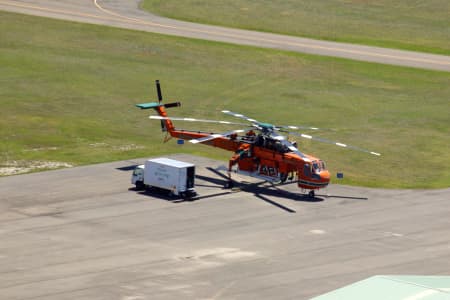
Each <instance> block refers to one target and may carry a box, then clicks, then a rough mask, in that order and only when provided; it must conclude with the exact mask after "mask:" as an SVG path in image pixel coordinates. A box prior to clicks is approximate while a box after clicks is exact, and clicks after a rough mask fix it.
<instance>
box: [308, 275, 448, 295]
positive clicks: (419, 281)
mask: <svg viewBox="0 0 450 300" xmlns="http://www.w3.org/2000/svg"><path fill="white" fill-rule="evenodd" d="M362 299H364V300H450V276H391V275H389V276H381V275H380V276H373V277H370V278H368V279H365V280H362V281H358V282H356V283H353V284H351V285H348V286H346V287H343V288H340V289H337V290H334V291H332V292H329V293H327V294H324V295H322V296H318V297H315V298H312V299H311V300H362Z"/></svg>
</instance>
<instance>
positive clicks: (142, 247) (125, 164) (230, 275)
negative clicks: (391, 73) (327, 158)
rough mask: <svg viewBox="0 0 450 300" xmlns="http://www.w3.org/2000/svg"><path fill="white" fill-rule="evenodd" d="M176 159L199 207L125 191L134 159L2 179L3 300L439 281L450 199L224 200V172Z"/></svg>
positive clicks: (231, 295)
mask: <svg viewBox="0 0 450 300" xmlns="http://www.w3.org/2000/svg"><path fill="white" fill-rule="evenodd" d="M174 158H177V159H181V160H184V161H188V162H194V163H195V164H196V165H197V178H196V184H197V186H196V189H197V191H198V193H199V197H198V199H196V200H194V201H180V200H176V199H170V198H168V197H167V196H166V195H164V194H155V193H153V194H148V193H144V192H139V191H136V190H134V189H133V188H132V186H131V184H130V176H131V169H132V168H133V166H135V165H137V164H139V163H142V162H143V160H142V159H140V160H133V161H121V162H114V163H107V164H99V165H92V166H85V167H76V168H70V169H62V170H56V171H48V172H41V173H35V174H27V175H19V176H11V177H3V178H0V241H1V242H0V278H1V280H0V298H1V299H8V300H14V299H22V300H23V299H46V300H51V299H55V300H56V299H58V300H61V299H120V300H132V299H309V298H311V297H313V296H317V295H319V294H322V293H325V292H328V291H331V290H334V289H336V288H338V287H341V286H344V285H347V284H350V283H352V282H355V281H357V280H362V279H365V278H367V277H370V276H372V275H377V274H423V275H448V272H449V270H450V239H449V236H450V218H449V217H448V216H449V215H450V205H448V204H449V201H450V189H446V190H428V191H410V190H381V189H362V188H354V187H344V186H339V185H331V186H330V187H329V188H327V189H326V190H325V191H323V192H322V191H321V192H320V193H319V195H318V196H317V197H316V198H315V199H314V200H310V199H308V198H306V197H304V196H302V195H301V194H299V190H298V189H297V188H296V187H295V185H286V186H283V189H282V190H281V189H275V188H273V187H270V186H266V185H264V184H260V185H258V184H256V183H242V184H241V185H240V189H237V190H235V191H230V190H224V189H222V185H223V184H224V179H223V177H222V176H221V175H220V172H221V171H220V170H221V169H223V168H224V166H223V165H224V164H223V163H222V162H217V161H214V160H209V159H205V158H200V157H194V156H187V155H178V156H174ZM217 170H219V171H217ZM218 173H219V174H218ZM236 179H238V180H239V181H242V180H247V178H240V177H236ZM327 195H328V196H327Z"/></svg>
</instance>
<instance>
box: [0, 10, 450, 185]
mask: <svg viewBox="0 0 450 300" xmlns="http://www.w3.org/2000/svg"><path fill="white" fill-rule="evenodd" d="M0 41H1V42H0V66H1V76H0V105H1V110H0V138H1V141H2V142H1V144H0V167H2V166H8V165H10V164H11V162H13V161H16V162H19V163H20V164H22V165H27V164H31V163H32V162H35V161H57V162H65V163H69V164H73V165H83V164H92V163H98V162H106V161H113V160H122V159H132V158H136V157H151V156H156V155H164V154H167V153H176V152H184V153H192V154H197V155H203V156H208V157H212V158H219V159H222V160H224V161H225V160H227V159H228V158H229V156H230V155H231V153H229V152H225V151H222V150H219V149H213V148H209V147H207V146H202V145H191V144H186V145H184V146H178V145H176V142H175V141H172V142H170V143H167V144H163V143H162V139H163V135H162V133H161V132H160V129H159V122H158V121H152V120H149V119H148V118H147V116H148V113H149V112H148V111H141V110H139V109H137V108H135V107H134V104H135V103H142V102H148V101H154V100H155V98H156V92H155V88H154V80H155V79H159V80H161V83H162V87H163V96H164V98H165V99H166V101H174V100H176V101H181V102H182V105H183V106H182V107H181V108H175V109H172V110H171V111H170V114H172V115H174V116H185V117H187V116H191V117H196V118H208V119H211V118H212V119H228V120H232V119H231V117H228V116H224V115H223V114H222V113H221V112H220V111H221V110H222V109H229V110H233V111H238V112H241V113H243V114H246V115H248V116H251V117H254V118H256V119H258V120H260V121H266V122H271V123H276V124H280V123H281V124H293V125H297V124H299V125H301V124H307V125H310V126H317V127H321V128H326V129H328V130H325V131H322V132H320V133H318V135H319V136H321V137H324V138H328V139H333V140H337V141H340V142H345V143H348V144H352V145H355V146H360V147H364V148H367V149H370V150H373V151H377V152H381V153H382V154H383V156H382V157H380V158H377V157H373V156H370V155H367V154H365V153H359V152H354V151H349V150H345V149H340V148H337V147H333V146H330V145H324V144H319V143H314V142H309V141H306V142H305V141H299V142H301V143H300V148H301V150H302V151H303V152H306V153H311V154H314V155H316V156H319V157H320V158H322V159H324V160H325V161H327V163H328V166H329V168H330V171H331V172H332V173H333V174H334V173H335V172H338V171H339V172H344V174H345V179H344V180H343V181H342V183H345V184H352V185H365V186H378V187H401V188H439V187H448V186H449V185H450V184H449V183H450V152H449V151H448V150H449V145H450V129H449V128H450V118H449V107H450V104H449V103H450V102H449V99H450V85H449V83H450V74H449V73H445V72H433V71H422V70H417V69H412V68H401V67H393V66H384V65H378V64H369V63H362V62H355V61H350V60H343V59H334V58H326V57H318V56H310V55H302V54H297V53H288V52H282V51H275V50H268V49H258V48H252V47H244V46H235V45H229V44H222V43H216V42H206V41H199V40H191V39H183V38H175V37H169V36H163V35H157V34H150V33H144V32H137V31H129V30H120V29H115V28H110V27H102V26H94V25H85V24H78V23H70V22H63V21H57V20H51V19H45V18H39V17H31V16H24V15H18V14H12V13H5V12H0ZM176 125H178V126H179V127H182V128H183V127H184V128H193V129H205V130H210V129H211V130H213V129H214V130H225V128H217V127H211V126H210V125H208V124H205V125H202V124H198V125H192V124H182V123H181V122H177V123H176ZM226 129H228V128H226ZM335 182H336V180H335Z"/></svg>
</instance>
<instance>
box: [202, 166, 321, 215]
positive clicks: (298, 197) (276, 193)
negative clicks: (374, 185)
mask: <svg viewBox="0 0 450 300" xmlns="http://www.w3.org/2000/svg"><path fill="white" fill-rule="evenodd" d="M206 169H207V170H208V171H210V172H212V173H214V174H216V175H217V176H219V177H220V178H216V177H209V176H202V175H196V177H197V178H198V179H201V180H203V181H206V182H210V183H212V184H213V185H214V186H216V187H217V188H221V189H225V188H224V187H225V186H226V184H227V183H228V177H227V176H226V175H225V174H223V173H221V172H220V171H218V170H216V169H214V168H211V167H207V168H206ZM233 185H234V187H233V189H232V190H233V191H235V192H236V191H241V192H245V193H249V194H253V195H254V196H255V197H256V198H258V199H260V200H263V201H264V202H266V203H269V204H271V205H273V206H275V207H278V208H280V209H282V210H284V211H286V212H289V213H296V211H295V210H293V209H292V208H289V207H287V206H285V205H282V204H280V203H278V202H276V201H275V200H273V199H270V198H283V199H288V200H291V201H297V202H298V201H301V202H322V201H324V199H323V198H322V197H317V196H316V197H314V198H311V197H309V196H308V195H304V194H299V193H295V192H290V191H287V190H282V189H279V188H277V187H276V186H274V185H273V184H270V183H268V182H266V181H261V182H255V183H253V182H246V181H243V182H236V181H233ZM209 186H211V185H209ZM269 197H270V198H269Z"/></svg>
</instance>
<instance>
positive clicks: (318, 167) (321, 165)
mask: <svg viewBox="0 0 450 300" xmlns="http://www.w3.org/2000/svg"><path fill="white" fill-rule="evenodd" d="M313 170H314V172H315V173H319V172H321V171H323V170H326V167H325V162H324V161H322V160H318V161H314V162H313Z"/></svg>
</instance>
